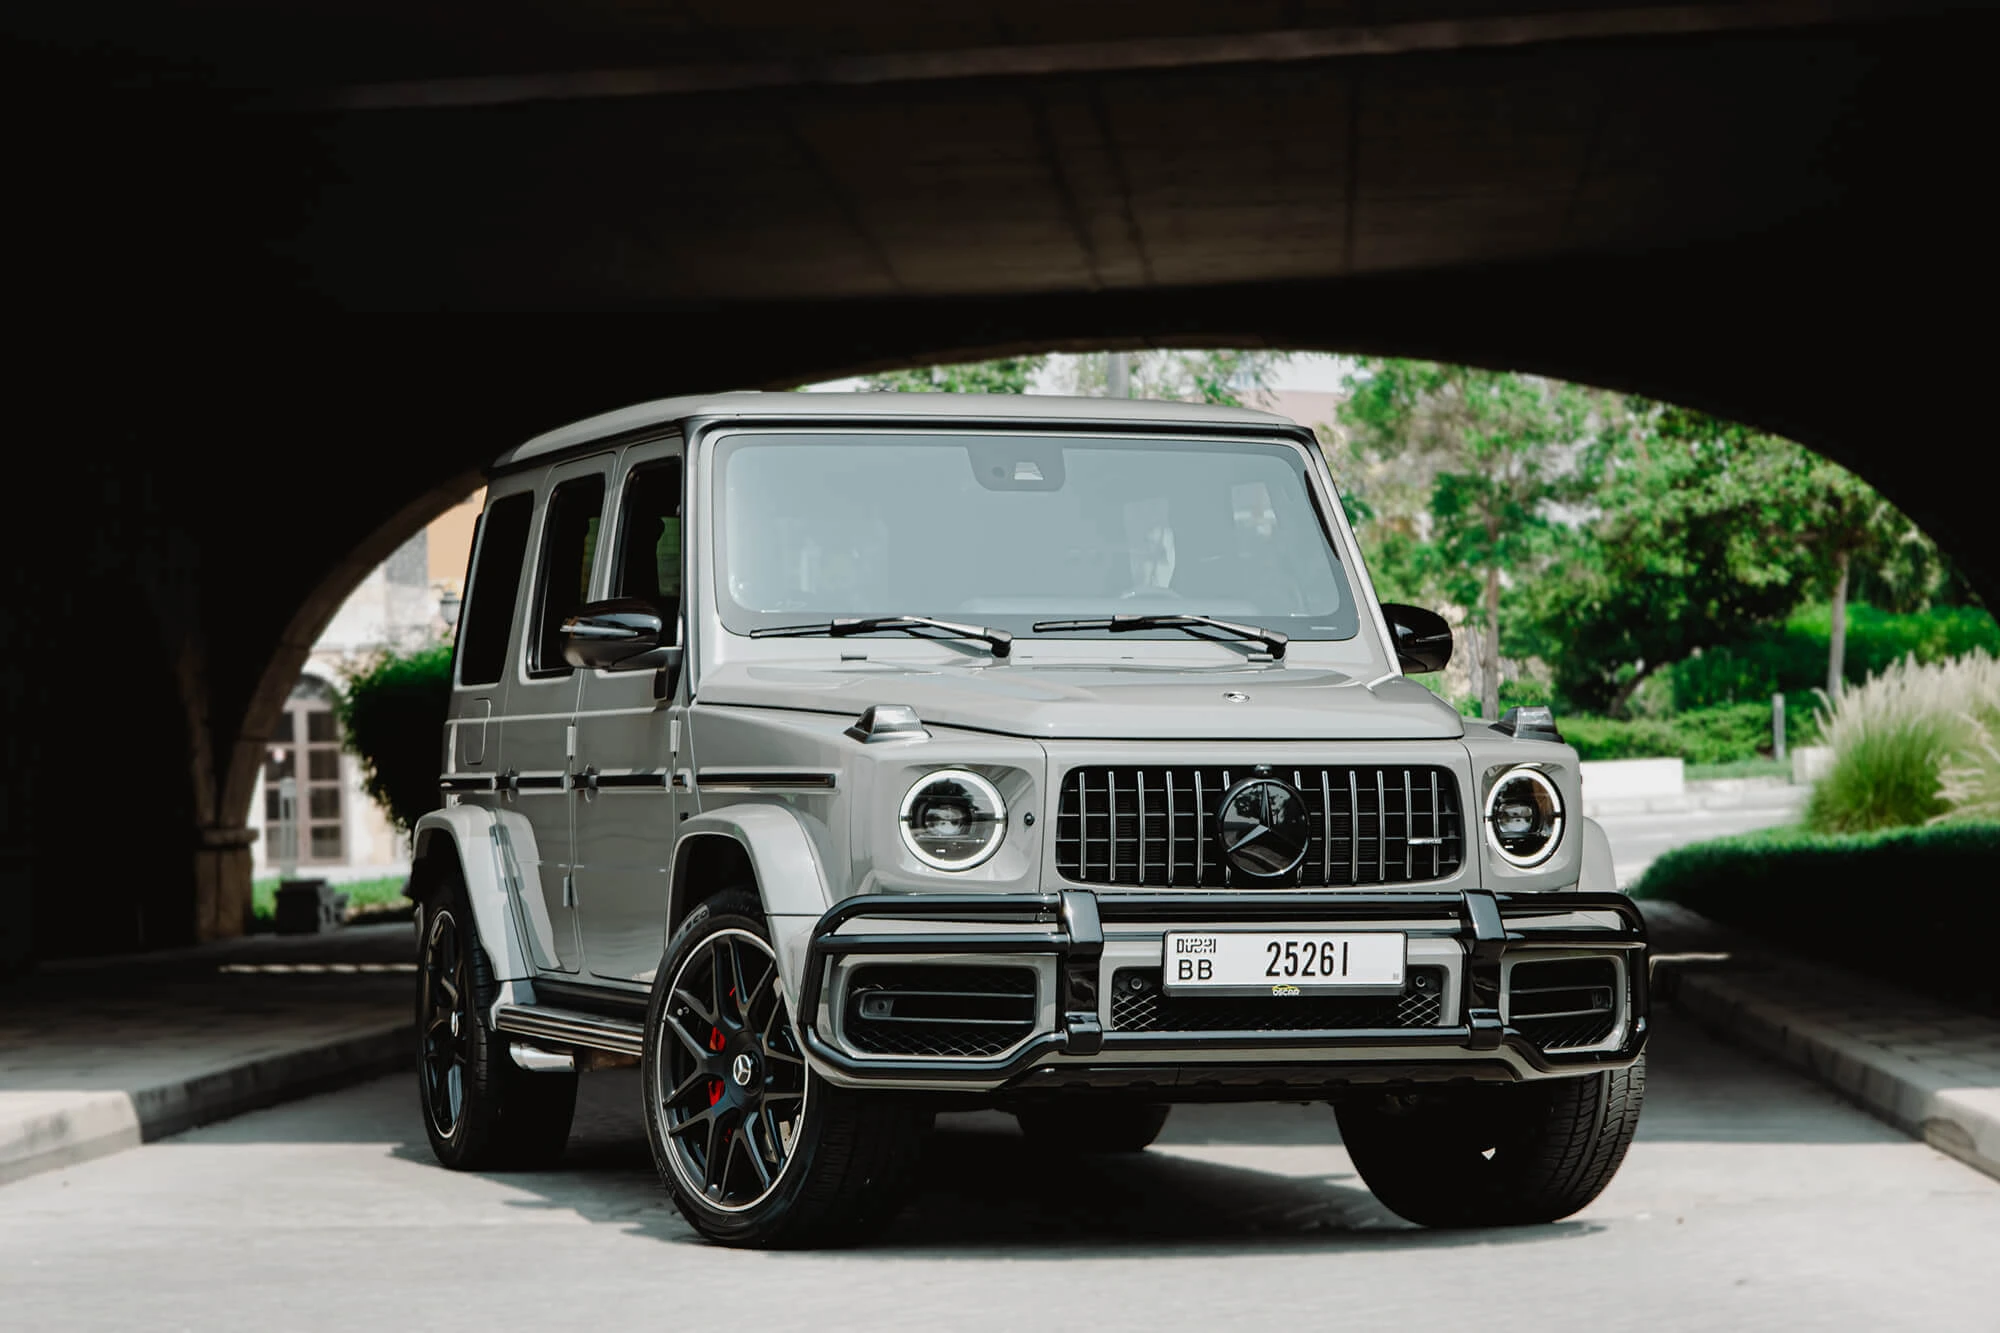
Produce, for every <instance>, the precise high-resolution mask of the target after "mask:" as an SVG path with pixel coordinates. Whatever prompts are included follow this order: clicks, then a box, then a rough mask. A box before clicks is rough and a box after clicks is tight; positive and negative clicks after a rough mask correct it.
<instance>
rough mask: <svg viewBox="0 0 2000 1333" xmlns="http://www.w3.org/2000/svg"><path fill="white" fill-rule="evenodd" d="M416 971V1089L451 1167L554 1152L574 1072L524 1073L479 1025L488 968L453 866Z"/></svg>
mask: <svg viewBox="0 0 2000 1333" xmlns="http://www.w3.org/2000/svg"><path fill="white" fill-rule="evenodd" d="M423 922H424V926H423V959H422V963H421V964H420V966H419V968H418V973H417V1091H418V1095H419V1098H420V1100H421V1102H422V1106H423V1113H424V1131H425V1133H426V1134H427V1135H429V1137H430V1141H431V1151H432V1152H434V1153H436V1154H437V1159H438V1161H440V1162H442V1163H444V1164H445V1165H446V1166H448V1167H450V1168H452V1169H453V1170H454V1171H486V1170H507V1169H531V1168H534V1167H541V1166H548V1165H551V1164H553V1163H554V1162H555V1160H556V1159H557V1158H559V1157H560V1156H562V1150H563V1146H564V1144H566V1143H567V1142H568V1141H569V1124H570V1118H571V1117H572V1116H573V1115H574V1114H575V1111H576V1075H575V1074H573V1073H572V1074H563V1073H529V1072H528V1071H527V1070H525V1069H522V1068H521V1067H520V1066H519V1065H516V1064H515V1063H514V1061H513V1058H512V1057H511V1056H509V1055H508V1054H507V1041H506V1039H505V1038H504V1037H503V1036H501V1035H500V1034H498V1033H495V1032H492V1031H490V1030H489V1029H488V1028H487V1026H486V1014H487V1013H488V1012H489V1011H490V1009H491V1007H492V1004H493V996H494V992H495V986H494V982H493V969H492V967H491V965H490V964H489V963H488V962H487V959H486V951H485V950H484V949H482V948H480V947H479V938H478V934H477V932H476V931H475V930H474V928H473V924H472V913H471V910H470V909H469V908H468V907H467V905H466V901H465V891H464V889H463V888H462V887H461V886H460V885H459V883H458V882H457V879H456V876H455V875H454V876H453V877H452V878H451V879H450V880H449V881H448V882H447V883H446V884H444V885H443V886H441V887H440V889H439V891H438V893H437V895H436V896H435V897H434V898H433V899H432V900H431V904H430V907H429V908H428V909H427V910H426V911H425V913H424V917H423Z"/></svg>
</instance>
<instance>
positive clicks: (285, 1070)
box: [0, 1023, 416, 1185]
mask: <svg viewBox="0 0 2000 1333" xmlns="http://www.w3.org/2000/svg"><path fill="white" fill-rule="evenodd" d="M415 1049H416V1029H415V1027H414V1026H412V1025H410V1024H407V1023H405V1024H398V1025H396V1026H393V1027H384V1028H377V1029H374V1030H372V1031H368V1032H363V1033H358V1034H356V1035H355V1036H352V1037H343V1038H341V1039H340V1040H338V1041H331V1042H326V1043H323V1044H321V1045H318V1046H308V1047H303V1048H300V1049H296V1050H290V1051H281V1052H278V1053H277V1054H275V1055H267V1056H262V1057H259V1058H258V1059H255V1060H246V1061H244V1062H243V1063H241V1064H236V1065H231V1066H229V1067H227V1068H224V1069H219V1070H213V1071H211V1072H209V1073H205V1074H198V1075H195V1076H193V1077H191V1078H186V1079H178V1080H175V1081H173V1082H169V1083H161V1084H156V1085H154V1086H152V1087H149V1088H139V1089H135V1090H127V1091H108V1092H61V1091H51V1092H0V1185H4V1184H7V1183H8V1182H10V1181H15V1180H19V1179H21V1178H22V1177H24V1176H31V1175H36V1174H38V1173H40V1172H43V1171H52V1170H55V1169H57V1168H59V1167H64V1166H72V1165H75V1164H76V1163H78V1162H87V1161H89V1160H91V1159H92V1158H96V1157H104V1156H108V1155H109V1154H111V1153H116V1152H123V1151H124V1150H125V1149H127V1148H136V1147H138V1146H139V1145H140V1144H142V1143H151V1142H153V1141H154V1140H155V1139H162V1138H165V1137H167V1136H168V1135H170V1134H179V1133H181V1132H182V1131H184V1130H189V1129H193V1128H195V1127H196V1126H197V1125H206V1124H211V1123H213V1122H214V1121H217V1120H227V1119H228V1118H229V1117H231V1116H237V1115H242V1114H243V1113H244V1112H246V1111H255V1110H259V1109H261V1108H263V1107H266V1106H274V1105H276V1104H278V1103H279V1102H286V1101H293V1100H296V1099H298V1098H301V1097H310V1096H312V1095H314V1094H315V1093H321V1092H327V1091H330V1090H332V1089H334V1088H339V1087H345V1086H347V1085H349V1084H353V1083H359V1082H362V1081H364V1080H367V1079H370V1078H374V1077H377V1076H378V1075H381V1074H387V1073H393V1072H395V1071H397V1070H399V1069H403V1068H406V1067H407V1066H408V1065H409V1063H410V1054H411V1052H412V1051H413V1050H415Z"/></svg>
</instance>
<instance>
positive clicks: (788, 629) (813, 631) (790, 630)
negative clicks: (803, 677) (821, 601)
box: [750, 616, 1014, 657]
mask: <svg viewBox="0 0 2000 1333" xmlns="http://www.w3.org/2000/svg"><path fill="white" fill-rule="evenodd" d="M885 629H907V630H915V629H936V630H943V631H944V632H945V633H946V634H949V635H952V636H953V637H955V638H960V639H983V640H984V641H985V642H986V643H988V644H989V645H991V646H992V649H993V655H994V656H995V657H1005V656H1007V654H1008V653H1009V652H1010V651H1012V650H1013V646H1014V636H1013V635H1011V634H1009V633H1008V632H1007V631H1006V630H1004V629H987V628H986V627H985V626H984V625H960V624H958V623H956V622H954V621H950V620H933V619H931V618H930V617H929V616H835V617H834V618H833V619H832V620H824V621H821V622H820V623H819V624H817V625H773V626H770V627H768V628H766V629H753V630H751V631H750V637H751V638H753V639H804V638H814V637H817V636H819V635H825V636H827V637H828V638H832V639H843V638H846V637H847V636H848V635H850V634H873V633H875V632H876V631H878V630H885ZM918 637H919V638H923V637H928V636H924V635H919V636H918Z"/></svg>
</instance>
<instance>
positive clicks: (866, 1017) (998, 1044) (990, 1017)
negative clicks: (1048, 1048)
mask: <svg viewBox="0 0 2000 1333" xmlns="http://www.w3.org/2000/svg"><path fill="white" fill-rule="evenodd" d="M845 1017H846V1023H845V1032H846V1037H847V1042H848V1045H850V1046H852V1047H853V1048H854V1049H855V1050H857V1051H861V1052H864V1053H866V1054H869V1055H914V1056H928V1057H931V1058H934V1059H953V1060H977V1059H983V1058H985V1057H987V1056H993V1055H998V1054H1000V1053H1001V1052H1002V1051H1004V1050H1006V1049H1007V1048H1008V1047H1010V1046H1013V1045H1015V1044H1016V1043H1018V1042H1020V1041H1021V1040H1022V1039H1023V1038H1025V1037H1027V1036H1029V1035H1030V1034H1032V1033H1033V1032H1034V1030H1035V973H1034V971H1033V969H1031V968H1025V967H954V966H950V965H944V964H933V963H923V964H888V963H877V964H869V965H868V966H865V967H857V968H855V969H854V973H853V976H852V977H851V978H850V979H849V981H848V983H847V1009H846V1015H845Z"/></svg>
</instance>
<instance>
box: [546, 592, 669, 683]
mask: <svg viewBox="0 0 2000 1333" xmlns="http://www.w3.org/2000/svg"><path fill="white" fill-rule="evenodd" d="M560 632H561V634H562V644H563V650H562V654H563V661H565V662H567V663H569V664H570V665H571V666H574V667H591V668H595V669H597V670H599V671H645V670H657V669H659V668H660V667H663V666H667V665H669V663H668V658H669V657H672V658H673V659H675V660H674V662H673V663H672V664H673V665H675V666H678V665H679V661H678V659H679V657H680V652H681V650H680V649H679V648H678V647H676V646H674V645H672V644H663V643H661V642H660V640H661V639H662V638H663V637H664V636H665V634H666V632H667V627H666V622H665V620H664V619H663V618H662V617H661V615H660V612H659V608H657V607H655V606H654V605H653V604H652V603H651V602H648V601H645V600H643V599H641V598H637V597H617V598H613V599H612V600H610V601H607V602H591V603H590V604H588V605H586V606H582V607H579V608H578V609H577V612H576V614H575V615H573V616H571V617H570V618H569V619H567V620H565V621H563V623H562V629H561V631H560Z"/></svg>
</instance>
